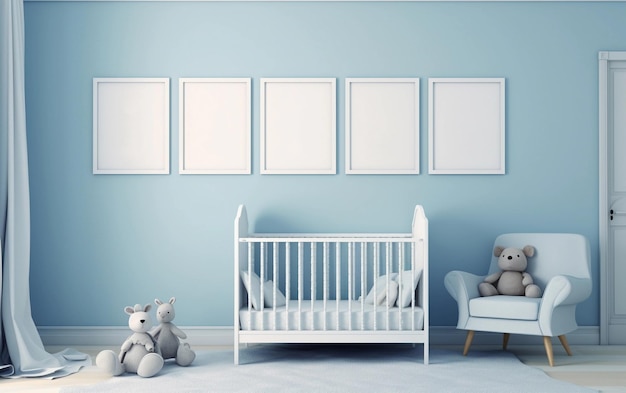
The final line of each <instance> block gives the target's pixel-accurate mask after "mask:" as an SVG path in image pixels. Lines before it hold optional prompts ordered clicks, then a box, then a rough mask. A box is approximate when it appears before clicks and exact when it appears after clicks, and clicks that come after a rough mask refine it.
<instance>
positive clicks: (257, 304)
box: [241, 270, 287, 310]
mask: <svg viewBox="0 0 626 393" xmlns="http://www.w3.org/2000/svg"><path fill="white" fill-rule="evenodd" d="M241 280H242V281H243V286H244V287H245V288H246V291H247V292H248V293H249V294H250V303H252V308H254V309H255V310H260V309H261V279H260V278H259V276H258V275H257V274H256V273H255V272H252V273H251V274H250V281H251V282H250V288H248V272H247V271H244V270H242V271H241ZM273 291H274V282H272V280H269V281H266V282H264V283H263V304H264V306H266V307H274V293H273ZM286 303H287V299H286V298H285V295H283V293H282V292H281V291H280V290H279V289H278V288H276V307H280V306H284V305H285V304H286Z"/></svg>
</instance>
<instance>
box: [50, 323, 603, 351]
mask: <svg viewBox="0 0 626 393" xmlns="http://www.w3.org/2000/svg"><path fill="white" fill-rule="evenodd" d="M179 328H180V329H182V330H183V331H184V332H185V333H186V334H187V339H186V340H183V341H185V342H188V343H189V344H190V345H192V346H193V345H197V346H204V345H206V346H232V345H233V340H234V336H233V328H232V326H188V327H184V326H179ZM38 330H39V334H40V336H41V340H42V341H43V343H44V345H55V346H68V347H71V346H87V345H98V346H118V345H121V343H122V342H124V340H126V338H127V337H128V336H129V335H130V333H131V332H130V330H129V328H128V327H126V326H40V327H38ZM465 336H466V331H464V330H458V329H456V328H455V327H451V326H431V328H430V343H431V344H432V345H463V343H464V342H465ZM567 341H568V342H569V343H570V344H571V345H599V344H600V328H599V327H598V326H582V327H579V328H578V330H576V331H574V332H572V333H570V334H568V335H567ZM501 343H502V335H501V334H496V333H485V332H476V334H475V336H474V340H473V344H474V345H501ZM509 344H510V345H517V344H524V345H543V341H542V338H541V337H538V336H525V335H515V334H512V335H511V339H510V340H509Z"/></svg>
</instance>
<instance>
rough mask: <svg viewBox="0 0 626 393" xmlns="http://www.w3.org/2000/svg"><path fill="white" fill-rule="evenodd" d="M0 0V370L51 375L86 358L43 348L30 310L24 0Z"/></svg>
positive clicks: (76, 366) (3, 373) (73, 369)
mask: <svg viewBox="0 0 626 393" xmlns="http://www.w3.org/2000/svg"><path fill="white" fill-rule="evenodd" d="M0 3H1V6H0V7H1V8H0V29H1V30H0V40H1V42H0V56H1V61H0V74H1V75H0V250H1V252H0V264H1V269H0V278H1V279H0V296H1V297H2V299H1V300H2V301H1V302H0V311H1V312H0V315H1V321H2V323H1V324H0V339H1V341H0V345H1V347H0V376H3V377H21V376H29V377H33V376H46V377H48V378H54V377H59V376H63V375H67V374H70V373H72V372H76V371H78V370H79V369H80V367H81V366H82V365H84V364H86V363H89V364H90V363H91V360H90V359H89V358H88V357H87V356H86V355H83V356H81V355H82V354H80V353H78V352H75V351H73V350H69V349H68V350H65V351H63V352H60V353H58V354H54V355H53V354H49V353H48V352H46V351H45V349H44V346H43V343H42V341H41V338H40V336H39V332H38V331H37V328H36V326H35V323H34V321H33V318H32V316H31V308H30V285H29V271H30V197H29V185H28V154H27V149H26V112H25V97H24V4H23V0H0ZM73 359H77V361H74V360H73ZM0 383H1V382H0Z"/></svg>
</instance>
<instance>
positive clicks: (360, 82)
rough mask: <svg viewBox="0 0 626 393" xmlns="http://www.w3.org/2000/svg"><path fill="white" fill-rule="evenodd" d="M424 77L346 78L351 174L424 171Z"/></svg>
mask: <svg viewBox="0 0 626 393" xmlns="http://www.w3.org/2000/svg"><path fill="white" fill-rule="evenodd" d="M419 90H420V80H419V78H346V102H345V105H346V119H345V121H346V141H345V147H346V157H345V158H346V163H345V165H346V168H345V171H346V174H419V172H420V154H419V151H420V140H419V138H420V132H419V130H420V114H419V106H420V99H419V96H420V94H419Z"/></svg>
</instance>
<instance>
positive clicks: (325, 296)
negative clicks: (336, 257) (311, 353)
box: [322, 242, 328, 330]
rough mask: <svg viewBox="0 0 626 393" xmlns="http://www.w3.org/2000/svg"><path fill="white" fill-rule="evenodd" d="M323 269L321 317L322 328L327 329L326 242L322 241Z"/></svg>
mask: <svg viewBox="0 0 626 393" xmlns="http://www.w3.org/2000/svg"><path fill="white" fill-rule="evenodd" d="M323 250H324V252H323V264H322V266H323V269H324V280H323V283H322V286H323V299H324V307H323V312H324V317H323V322H324V328H323V329H324V330H327V329H328V326H327V324H326V314H327V313H326V305H327V303H328V242H324V245H323Z"/></svg>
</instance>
